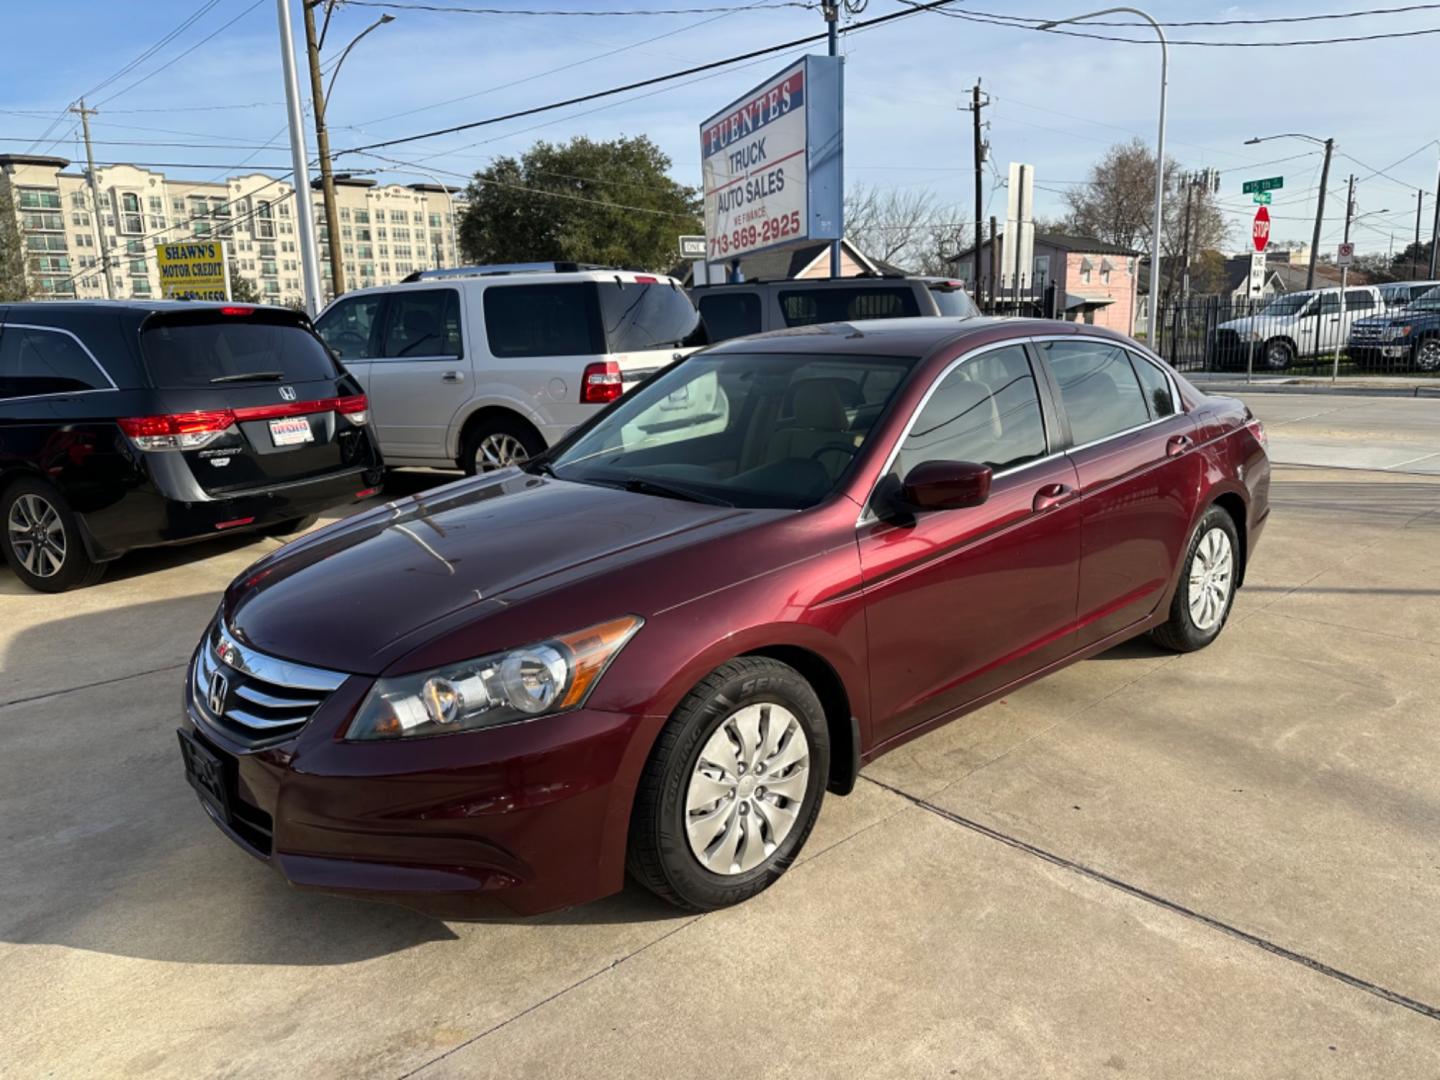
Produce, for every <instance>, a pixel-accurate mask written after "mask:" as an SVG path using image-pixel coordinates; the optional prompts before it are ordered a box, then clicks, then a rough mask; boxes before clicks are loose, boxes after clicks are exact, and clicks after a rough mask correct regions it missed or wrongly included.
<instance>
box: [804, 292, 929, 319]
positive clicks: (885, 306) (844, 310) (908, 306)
mask: <svg viewBox="0 0 1440 1080" xmlns="http://www.w3.org/2000/svg"><path fill="white" fill-rule="evenodd" d="M780 310H781V312H783V313H784V316H785V325H786V326H813V325H814V324H815V323H828V322H853V321H855V320H857V319H891V318H910V317H913V316H916V315H919V314H920V305H919V304H918V303H916V302H915V292H914V290H913V289H911V288H910V286H908V285H877V286H873V287H866V288H832V289H826V288H816V289H803V290H799V289H797V290H793V291H785V292H782V293H780Z"/></svg>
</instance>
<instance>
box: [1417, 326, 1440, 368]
mask: <svg viewBox="0 0 1440 1080" xmlns="http://www.w3.org/2000/svg"><path fill="white" fill-rule="evenodd" d="M1410 355H1411V356H1413V357H1414V358H1415V370H1416V371H1424V372H1427V373H1433V372H1436V371H1440V337H1436V336H1434V335H1431V336H1430V337H1427V338H1424V339H1423V340H1421V341H1417V342H1416V343H1415V349H1414V351H1413V352H1412V353H1411V354H1410Z"/></svg>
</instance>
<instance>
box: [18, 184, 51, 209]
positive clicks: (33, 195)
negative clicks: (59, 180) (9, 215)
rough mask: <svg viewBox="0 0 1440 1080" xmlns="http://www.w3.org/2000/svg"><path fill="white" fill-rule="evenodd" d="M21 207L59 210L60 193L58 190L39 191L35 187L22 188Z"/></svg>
mask: <svg viewBox="0 0 1440 1080" xmlns="http://www.w3.org/2000/svg"><path fill="white" fill-rule="evenodd" d="M20 209H21V210H59V209H60V193H59V192H58V191H37V190H35V189H34V188H21V189H20Z"/></svg>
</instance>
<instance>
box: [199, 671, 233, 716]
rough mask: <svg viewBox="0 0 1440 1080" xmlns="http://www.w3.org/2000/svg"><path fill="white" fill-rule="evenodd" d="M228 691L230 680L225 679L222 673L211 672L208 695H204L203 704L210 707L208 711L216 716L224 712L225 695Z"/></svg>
mask: <svg viewBox="0 0 1440 1080" xmlns="http://www.w3.org/2000/svg"><path fill="white" fill-rule="evenodd" d="M229 690H230V680H228V679H227V678H225V673H224V672H223V671H216V672H213V673H212V674H211V676H210V689H209V693H207V694H206V695H205V703H206V704H207V705H209V706H210V711H211V712H212V713H214V714H215V715H216V716H220V715H223V714H224V712H225V695H226V694H227V693H228V692H229Z"/></svg>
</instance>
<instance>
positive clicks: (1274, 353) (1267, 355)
mask: <svg viewBox="0 0 1440 1080" xmlns="http://www.w3.org/2000/svg"><path fill="white" fill-rule="evenodd" d="M1262 355H1263V358H1264V360H1265V366H1266V367H1267V368H1269V369H1270V370H1271V371H1285V370H1286V369H1287V368H1289V367H1290V365H1291V364H1293V363H1294V362H1295V346H1294V345H1291V344H1290V342H1288V341H1284V340H1282V339H1280V338H1276V339H1275V340H1274V341H1267V342H1266V343H1265V351H1264V353H1263V354H1262Z"/></svg>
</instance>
